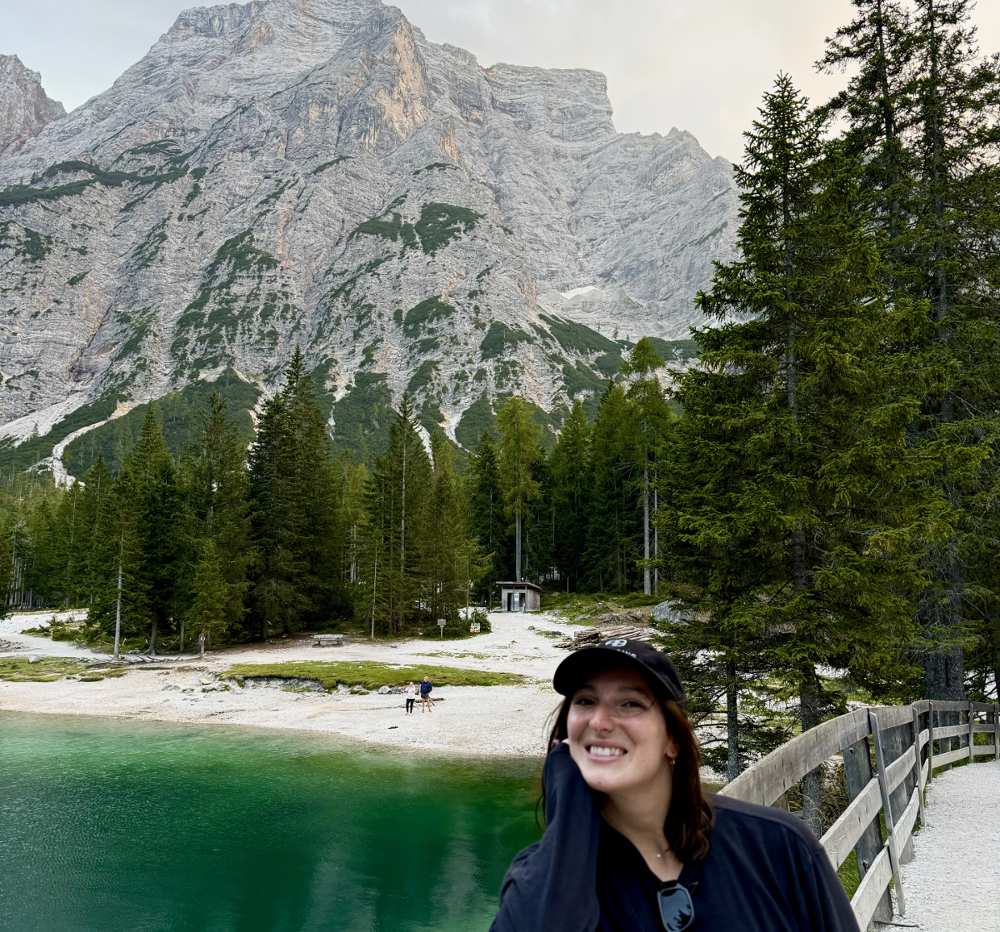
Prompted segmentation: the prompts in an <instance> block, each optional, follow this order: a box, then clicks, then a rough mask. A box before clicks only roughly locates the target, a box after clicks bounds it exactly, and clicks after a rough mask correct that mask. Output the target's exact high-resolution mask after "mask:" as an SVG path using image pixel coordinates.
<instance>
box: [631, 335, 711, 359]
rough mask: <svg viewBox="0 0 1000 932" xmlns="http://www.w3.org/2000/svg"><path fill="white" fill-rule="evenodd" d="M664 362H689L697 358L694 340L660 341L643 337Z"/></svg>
mask: <svg viewBox="0 0 1000 932" xmlns="http://www.w3.org/2000/svg"><path fill="white" fill-rule="evenodd" d="M644 339H646V340H648V341H649V343H650V345H651V346H652V347H653V349H654V350H655V352H656V354H657V355H658V356H659V357H660V358H661V359H663V360H664V361H665V362H690V361H691V360H694V359H697V358H698V343H697V341H696V340H661V339H660V338H659V337H644Z"/></svg>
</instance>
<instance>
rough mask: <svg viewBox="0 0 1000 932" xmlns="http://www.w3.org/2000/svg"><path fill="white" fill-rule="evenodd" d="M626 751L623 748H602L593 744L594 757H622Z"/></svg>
mask: <svg viewBox="0 0 1000 932" xmlns="http://www.w3.org/2000/svg"><path fill="white" fill-rule="evenodd" d="M624 753H625V752H624V751H623V750H622V749H621V748H601V747H596V746H594V745H591V748H590V754H591V756H592V757H621V756H622V755H623V754H624Z"/></svg>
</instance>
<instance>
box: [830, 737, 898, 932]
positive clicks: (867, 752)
mask: <svg viewBox="0 0 1000 932" xmlns="http://www.w3.org/2000/svg"><path fill="white" fill-rule="evenodd" d="M842 756H843V758H844V780H845V782H846V783H847V795H848V796H849V797H850V798H851V799H852V800H853V799H854V798H855V797H856V796H857V795H858V793H860V792H861V791H862V790H863V789H864V788H865V787H866V786H868V784H869V782H870V781H871V779H872V777H873V776H874V775H875V774H874V772H873V771H872V758H871V748H870V746H869V744H868V739H867V738H862V739H861V740H860V741H859V742H858V743H857V744H853V745H851V747H849V748H845V749H844V751H843V755H842ZM881 850H882V833H881V832H880V831H879V824H878V819H875V820H873V821H872V822H871V824H870V825H869V826H868V828H866V829H865V831H864V834H863V835H862V836H861V838H859V839H858V843H857V844H856V845H855V846H854V859H855V861H856V862H857V865H858V880H862V879H863V878H864V876H865V874H867V873H868V869H869V868H870V867H871V866H872V864H873V863H874V861H875V858H876V857H878V853H879V852H880V851H881ZM872 918H873V919H875V920H877V921H879V922H892V899H891V898H890V897H889V890H888V888H886V890H885V892H884V893H883V894H882V899H880V900H879V902H878V906H876V907H875V914H874V916H873V917H872Z"/></svg>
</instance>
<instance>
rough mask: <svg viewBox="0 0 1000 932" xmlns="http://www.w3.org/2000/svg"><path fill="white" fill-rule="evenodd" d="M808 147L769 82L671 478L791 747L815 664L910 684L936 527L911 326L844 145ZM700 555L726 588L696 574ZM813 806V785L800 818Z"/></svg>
mask: <svg viewBox="0 0 1000 932" xmlns="http://www.w3.org/2000/svg"><path fill="white" fill-rule="evenodd" d="M819 131H820V126H819V124H818V122H817V120H816V119H815V118H814V116H813V115H812V114H811V113H810V111H809V109H808V105H807V102H806V101H805V100H804V98H802V97H801V95H799V94H798V92H797V91H796V90H795V88H794V86H793V85H792V83H791V81H790V80H789V79H788V78H787V76H784V75H779V77H778V80H777V81H776V84H775V87H774V90H773V91H772V92H770V93H768V94H766V95H765V99H764V104H763V106H762V108H761V116H760V119H759V120H758V121H756V122H755V124H754V128H753V130H752V131H750V132H749V133H747V134H746V138H747V155H746V159H745V161H744V165H743V166H742V167H741V168H740V169H739V170H738V171H737V178H738V181H739V184H740V187H741V189H742V194H741V201H742V208H741V220H742V224H741V228H740V234H739V246H740V252H741V256H742V258H741V259H740V260H738V261H736V262H733V263H729V264H727V265H720V266H718V267H717V273H716V277H715V281H714V284H713V288H712V291H711V292H710V293H708V294H704V295H700V296H699V303H700V305H701V307H702V308H703V310H704V311H705V312H706V313H707V314H708V315H710V316H712V317H715V318H716V319H718V320H720V321H724V323H723V324H722V325H721V326H720V327H718V328H717V329H714V330H704V331H699V332H698V337H697V338H698V340H699V342H700V343H701V345H702V348H703V353H702V357H701V358H702V362H703V369H702V370H701V371H699V372H696V373H692V374H691V375H689V376H688V377H686V378H685V381H684V384H683V387H682V390H681V392H680V393H679V396H678V400H679V401H680V402H681V404H682V405H683V406H684V408H685V418H684V420H687V419H688V418H689V417H691V418H696V419H697V420H695V421H693V422H691V423H689V424H688V425H687V426H684V427H682V428H680V430H681V436H682V437H684V438H686V439H687V440H688V441H691V440H693V439H695V438H698V437H700V438H701V439H700V440H695V442H696V443H698V448H700V449H701V450H702V452H703V454H704V461H703V466H702V468H701V469H700V470H698V471H695V468H694V464H693V463H688V464H683V463H681V464H676V463H671V470H676V469H677V468H678V466H680V467H681V468H686V469H687V470H689V472H690V473H691V474H693V475H695V476H697V477H698V479H701V478H702V477H703V476H705V475H707V476H711V477H713V479H714V482H713V485H711V486H709V487H708V489H704V488H702V489H699V488H697V487H695V488H688V489H687V490H686V491H682V494H681V495H680V496H679V499H678V506H679V507H678V509H677V510H678V511H679V512H680V513H679V514H678V515H675V517H674V519H673V520H674V522H675V523H676V527H677V528H679V531H680V533H681V534H682V535H683V536H684V537H685V538H686V543H687V544H688V545H689V546H690V547H692V549H693V550H694V551H695V555H696V564H697V563H700V564H701V566H702V567H703V570H702V572H701V573H700V574H696V576H695V581H696V582H698V583H700V584H701V585H702V586H703V587H704V590H705V601H704V603H703V605H702V607H703V608H705V609H707V610H709V611H714V612H715V613H716V615H717V616H718V617H717V619H716V623H717V624H719V625H720V627H723V628H728V631H727V632H726V635H725V636H726V638H727V639H728V651H729V654H728V656H729V657H730V658H739V657H741V656H744V651H746V650H752V649H753V647H752V646H753V644H754V643H756V644H757V645H758V651H760V650H764V651H766V655H765V656H762V657H761V658H760V660H761V663H762V664H763V665H764V666H765V667H767V666H769V665H772V664H773V665H776V666H777V667H779V668H780V669H782V670H784V671H785V678H786V679H787V680H788V681H789V682H790V683H791V684H792V685H793V686H794V688H795V692H796V693H797V695H798V698H799V716H800V723H801V727H802V729H803V730H806V729H809V728H811V727H813V726H815V725H816V724H818V723H819V722H820V721H821V720H822V718H823V716H824V715H825V714H829V713H831V712H833V711H837V709H838V706H837V703H836V699H835V697H832V696H830V695H828V694H826V693H825V692H824V690H823V687H822V683H821V681H820V678H819V676H818V673H817V665H818V664H828V665H830V666H834V667H847V668H849V669H852V670H853V671H857V672H858V673H859V674H862V675H867V676H868V677H869V678H870V679H871V680H872V681H874V680H876V679H877V677H878V676H879V671H881V675H882V676H883V677H884V680H885V681H888V682H889V683H898V682H899V681H900V679H905V678H906V677H907V675H908V674H909V668H908V666H907V664H906V658H905V656H903V655H902V652H901V651H900V650H899V647H898V645H900V644H903V645H905V644H908V643H909V642H910V641H911V640H912V634H913V632H912V627H911V620H912V608H913V605H912V601H911V600H910V599H908V597H907V596H908V594H909V593H912V591H913V590H914V587H915V586H918V585H919V578H920V576H919V573H918V570H917V568H916V566H915V565H914V562H913V559H912V556H911V553H912V546H911V545H912V541H913V539H914V536H915V535H917V534H918V533H920V532H921V531H922V530H923V529H924V528H925V527H926V526H928V525H929V524H933V522H935V521H936V520H938V519H939V518H940V514H941V512H940V502H939V501H938V500H937V499H935V498H934V497H933V496H930V497H927V496H924V495H923V494H915V493H914V492H913V485H914V481H913V480H914V477H915V476H919V474H920V469H921V467H920V465H919V463H918V462H917V458H915V457H913V456H912V452H911V451H910V450H909V449H908V447H907V445H906V431H907V427H908V424H909V423H910V419H911V418H912V417H913V416H914V415H915V413H916V412H917V410H918V409H919V404H920V389H921V384H920V377H921V373H920V372H919V371H917V372H910V373H907V375H906V376H904V372H905V371H906V370H905V366H906V364H907V363H908V362H909V360H908V359H907V358H906V357H905V356H902V355H901V354H900V353H899V352H898V345H899V342H900V340H901V337H902V335H904V334H906V333H910V332H913V331H914V330H919V328H920V327H921V326H923V325H924V323H925V322H924V321H923V318H922V316H921V314H920V308H919V306H918V305H915V304H912V303H911V304H907V303H905V302H901V303H897V305H895V306H889V305H888V303H887V301H886V297H885V291H884V280H885V276H884V271H883V269H882V267H881V264H880V256H879V251H878V248H877V244H876V243H875V242H874V241H873V239H872V237H871V235H870V234H869V233H868V231H867V229H866V228H865V225H864V216H863V212H861V211H858V210H857V205H858V204H859V202H861V200H862V191H861V183H859V169H858V166H857V164H856V163H855V162H854V161H853V160H851V159H850V158H848V157H847V156H845V154H844V152H843V147H841V146H838V145H832V146H830V147H828V148H827V149H826V150H825V151H824V149H823V147H822V146H821V144H820V141H819ZM907 379H908V380H909V381H907ZM733 440H735V441H736V442H737V444H738V445H737V446H733V445H732V443H733ZM713 447H714V449H713ZM713 457H714V459H713ZM696 481H697V480H696ZM722 505H725V506H728V507H727V511H720V510H719V509H720V506H722ZM713 555H714V556H715V558H721V559H722V560H723V561H725V562H724V564H723V568H724V570H725V571H726V573H727V578H721V579H720V578H717V577H716V578H715V579H714V581H713V575H714V569H711V570H709V572H708V574H707V575H705V574H704V570H705V569H706V568H707V566H706V561H707V560H708V559H709V558H710V557H712V556H713ZM734 587H735V588H734ZM720 622H721V624H720ZM749 656H752V654H751V655H749ZM730 672H731V674H735V677H736V679H737V680H738V679H739V677H740V675H741V673H740V671H739V670H736V671H730ZM730 679H732V677H730ZM731 686H734V684H732V683H731ZM734 688H736V687H735V686H734ZM731 701H732V695H731V696H730V704H731ZM818 791H819V787H818V784H817V783H816V778H815V775H814V776H813V777H811V778H810V779H809V780H808V781H807V785H806V787H805V793H804V797H805V801H806V817H807V818H808V819H810V820H811V821H815V819H816V816H817V812H816V806H817V805H818Z"/></svg>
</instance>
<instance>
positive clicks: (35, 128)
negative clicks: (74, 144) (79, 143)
mask: <svg viewBox="0 0 1000 932" xmlns="http://www.w3.org/2000/svg"><path fill="white" fill-rule="evenodd" d="M65 115H66V110H65V108H64V107H63V105H62V104H61V103H59V101H58V100H50V99H49V97H48V95H47V94H46V93H45V91H44V89H43V88H42V77H41V75H40V74H38V72H36V71H29V70H28V69H27V68H25V67H24V65H23V64H21V59H19V58H18V57H17V56H16V55H0V157H3V156H4V155H10V154H12V153H14V152H17V151H18V149H20V148H22V147H23V146H24V144H25V143H26V142H27V141H28V140H29V139H31V137H32V136H35V135H37V134H38V133H39V132H40V131H41V129H42V128H43V127H44V126H46V125H47V124H48V123H51V122H52V121H53V120H58V119H59V118H60V117H64V116H65Z"/></svg>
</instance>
